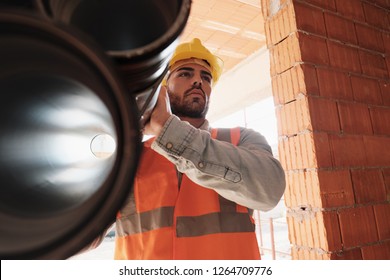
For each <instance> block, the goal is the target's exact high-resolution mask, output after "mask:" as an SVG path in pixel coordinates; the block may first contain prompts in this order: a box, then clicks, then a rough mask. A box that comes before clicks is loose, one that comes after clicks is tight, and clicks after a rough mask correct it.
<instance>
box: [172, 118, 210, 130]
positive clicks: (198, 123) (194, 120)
mask: <svg viewBox="0 0 390 280" xmlns="http://www.w3.org/2000/svg"><path fill="white" fill-rule="evenodd" d="M178 117H179V118H180V120H182V121H185V122H189V123H190V124H191V125H192V126H193V127H196V128H199V127H201V126H202V124H204V122H205V120H206V119H205V118H190V117H185V116H178Z"/></svg>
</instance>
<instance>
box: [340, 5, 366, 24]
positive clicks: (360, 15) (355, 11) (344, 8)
mask: <svg viewBox="0 0 390 280" xmlns="http://www.w3.org/2000/svg"><path fill="white" fill-rule="evenodd" d="M335 1H336V9H337V12H338V13H339V14H341V15H342V16H345V17H348V18H349V19H352V20H356V21H361V22H364V20H365V17H364V11H363V6H362V3H361V1H356V0H335Z"/></svg>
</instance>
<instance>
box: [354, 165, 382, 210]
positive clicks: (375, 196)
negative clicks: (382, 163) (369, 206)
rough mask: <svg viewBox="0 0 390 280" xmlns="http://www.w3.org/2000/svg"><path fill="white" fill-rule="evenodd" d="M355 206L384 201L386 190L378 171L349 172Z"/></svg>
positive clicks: (359, 170) (360, 170)
mask: <svg viewBox="0 0 390 280" xmlns="http://www.w3.org/2000/svg"><path fill="white" fill-rule="evenodd" d="M351 175H352V183H353V190H354V193H355V200H356V203H357V204H366V203H372V202H383V201H386V189H385V183H384V181H383V177H382V172H381V171H380V170H379V169H356V170H351Z"/></svg>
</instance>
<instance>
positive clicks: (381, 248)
mask: <svg viewBox="0 0 390 280" xmlns="http://www.w3.org/2000/svg"><path fill="white" fill-rule="evenodd" d="M362 256H363V259H364V260H388V259H389V256H390V242H389V241H387V242H385V243H378V244H374V245H371V246H366V247H363V248H362Z"/></svg>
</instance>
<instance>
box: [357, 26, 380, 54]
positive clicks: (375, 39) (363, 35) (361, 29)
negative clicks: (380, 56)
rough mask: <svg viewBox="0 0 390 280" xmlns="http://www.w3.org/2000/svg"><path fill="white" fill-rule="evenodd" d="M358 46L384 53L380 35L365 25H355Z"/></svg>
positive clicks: (374, 29)
mask: <svg viewBox="0 0 390 280" xmlns="http://www.w3.org/2000/svg"><path fill="white" fill-rule="evenodd" d="M355 28H356V34H357V38H358V42H359V46H361V47H362V48H366V49H369V50H373V51H378V52H381V53H384V51H385V46H384V44H383V38H382V33H383V32H380V31H379V30H378V29H376V28H373V27H371V26H367V25H365V24H359V23H356V24H355Z"/></svg>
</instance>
